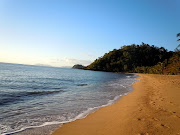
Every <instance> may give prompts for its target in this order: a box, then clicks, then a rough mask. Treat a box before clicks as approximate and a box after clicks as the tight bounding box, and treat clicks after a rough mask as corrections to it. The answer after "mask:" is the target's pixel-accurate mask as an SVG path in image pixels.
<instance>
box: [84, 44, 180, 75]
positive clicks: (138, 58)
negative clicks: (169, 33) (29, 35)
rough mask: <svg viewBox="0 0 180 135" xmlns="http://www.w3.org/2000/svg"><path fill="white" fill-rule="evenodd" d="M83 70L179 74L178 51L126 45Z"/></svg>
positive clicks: (179, 60)
mask: <svg viewBox="0 0 180 135" xmlns="http://www.w3.org/2000/svg"><path fill="white" fill-rule="evenodd" d="M85 69H88V70H96V71H107V72H136V73H156V74H178V73H180V51H179V50H178V49H177V50H176V52H173V51H167V50H166V49H165V48H164V47H160V48H159V47H156V46H154V45H152V46H150V45H148V44H144V43H142V44H141V45H135V44H132V45H127V46H123V47H121V48H120V49H118V50H117V49H114V50H113V51H110V52H109V53H106V54H104V56H103V57H100V58H98V59H96V60H95V61H94V62H93V63H91V64H90V65H88V66H87V67H86V68H85Z"/></svg>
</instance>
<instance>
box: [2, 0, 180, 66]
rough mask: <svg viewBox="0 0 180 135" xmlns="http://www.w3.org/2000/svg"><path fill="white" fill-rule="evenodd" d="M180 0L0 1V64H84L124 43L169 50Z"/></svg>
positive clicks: (178, 26) (179, 28)
mask: <svg viewBox="0 0 180 135" xmlns="http://www.w3.org/2000/svg"><path fill="white" fill-rule="evenodd" d="M179 5H180V0H0V62H7V63H18V64H30V65H50V66H56V67H64V66H73V65H74V64H83V65H85V66H86V65H88V64H90V63H91V62H93V61H94V60H95V59H97V58H98V57H101V56H103V55H104V53H107V52H109V51H111V50H113V49H119V48H121V47H122V46H123V45H131V44H141V43H142V42H144V43H147V44H149V45H155V46H157V47H161V46H163V47H165V48H166V49H168V50H169V51H173V50H174V49H175V48H176V47H177V45H178V44H179V43H178V42H177V37H176V35H177V33H179V32H180V17H179V13H180V12H179Z"/></svg>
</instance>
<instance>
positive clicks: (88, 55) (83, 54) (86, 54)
mask: <svg viewBox="0 0 180 135" xmlns="http://www.w3.org/2000/svg"><path fill="white" fill-rule="evenodd" d="M81 55H82V56H86V57H90V58H93V57H95V56H93V55H92V54H88V53H81Z"/></svg>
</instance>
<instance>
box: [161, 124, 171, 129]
mask: <svg viewBox="0 0 180 135" xmlns="http://www.w3.org/2000/svg"><path fill="white" fill-rule="evenodd" d="M161 126H162V127H165V128H169V127H168V126H167V125H165V124H161Z"/></svg>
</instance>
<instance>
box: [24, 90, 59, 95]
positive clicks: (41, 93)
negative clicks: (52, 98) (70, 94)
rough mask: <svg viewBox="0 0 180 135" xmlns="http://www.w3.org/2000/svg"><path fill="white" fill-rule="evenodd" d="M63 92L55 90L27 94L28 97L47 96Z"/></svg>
mask: <svg viewBox="0 0 180 135" xmlns="http://www.w3.org/2000/svg"><path fill="white" fill-rule="evenodd" d="M59 92H63V90H57V91H33V92H27V94H28V95H48V94H54V93H59Z"/></svg>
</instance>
